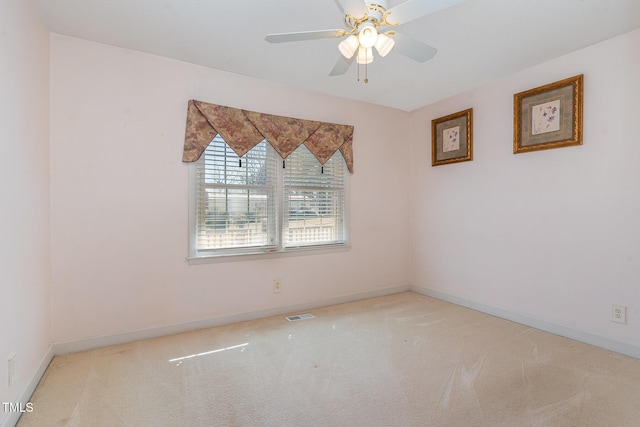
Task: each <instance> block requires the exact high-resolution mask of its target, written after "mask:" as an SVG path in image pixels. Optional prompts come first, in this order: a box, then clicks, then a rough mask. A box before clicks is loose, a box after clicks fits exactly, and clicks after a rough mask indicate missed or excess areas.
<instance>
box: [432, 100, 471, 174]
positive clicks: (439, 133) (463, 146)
mask: <svg viewBox="0 0 640 427" xmlns="http://www.w3.org/2000/svg"><path fill="white" fill-rule="evenodd" d="M469 160H473V108H469V109H468V110H464V111H460V112H459V113H454V114H449V115H448V116H445V117H440V118H439V119H435V120H432V121H431V166H440V165H446V164H449V163H457V162H466V161H469Z"/></svg>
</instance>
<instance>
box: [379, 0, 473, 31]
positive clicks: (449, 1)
mask: <svg viewBox="0 0 640 427" xmlns="http://www.w3.org/2000/svg"><path fill="white" fill-rule="evenodd" d="M463 1H465V0H409V1H407V2H404V3H401V4H399V5H397V6H395V7H392V8H391V9H389V10H388V11H387V15H388V16H387V21H388V22H389V23H390V24H397V25H400V24H405V23H407V22H409V21H413V20H414V19H418V18H422V17H423V16H426V15H429V14H431V13H434V12H437V11H439V10H442V9H446V8H448V7H451V6H455V5H456V4H458V3H462V2H463Z"/></svg>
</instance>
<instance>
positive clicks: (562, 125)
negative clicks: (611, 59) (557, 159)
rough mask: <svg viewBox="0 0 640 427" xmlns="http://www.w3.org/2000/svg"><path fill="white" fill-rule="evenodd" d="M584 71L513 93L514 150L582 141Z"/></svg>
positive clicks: (580, 142)
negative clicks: (577, 74)
mask: <svg viewBox="0 0 640 427" xmlns="http://www.w3.org/2000/svg"><path fill="white" fill-rule="evenodd" d="M582 88H583V75H582V74H580V75H579V76H575V77H570V78H568V79H565V80H560V81H559V82H555V83H550V84H548V85H545V86H541V87H538V88H535V89H531V90H527V91H525V92H520V93H516V94H515V95H514V96H513V107H514V111H513V152H514V154H515V153H526V152H528V151H538V150H548V149H550V148H560V147H568V146H571V145H582Z"/></svg>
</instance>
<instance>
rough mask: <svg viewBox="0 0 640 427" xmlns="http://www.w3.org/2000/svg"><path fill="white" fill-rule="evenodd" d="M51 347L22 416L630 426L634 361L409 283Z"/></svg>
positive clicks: (638, 391)
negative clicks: (247, 315) (377, 292)
mask: <svg viewBox="0 0 640 427" xmlns="http://www.w3.org/2000/svg"><path fill="white" fill-rule="evenodd" d="M311 313H312V314H313V315H314V316H315V317H314V318H312V319H307V320H300V321H296V322H289V321H287V320H285V319H284V317H282V316H279V317H271V318H267V319H261V320H256V321H250V322H243V323H238V324H233V325H228V326H222V327H217V328H212V329H206V330H200V331H194V332H189V333H184V334H180V335H173V336H168V337H163V338H157V339H151V340H144V341H139V342H135V343H130V344H123V345H117V346H111V347H105V348H100V349H96V350H92V351H87V352H82V353H75V354H68V355H63V356H58V357H55V358H54V360H53V362H52V363H51V366H50V367H49V369H48V370H47V372H46V373H45V375H44V377H43V379H42V381H41V383H40V384H39V386H38V388H37V390H36V392H35V393H34V395H33V397H32V398H31V402H32V403H33V408H34V410H33V412H31V413H26V414H24V415H23V416H22V418H21V420H20V422H19V423H18V426H19V427H28V426H37V427H47V426H82V427H86V426H88V427H93V426H126V427H134V426H150V427H159V426H167V427H181V426H198V427H200V426H203V427H205V426H251V427H253V426H277V427H283V426H296V427H298V426H367V427H371V426H446V427H458V426H460V427H462V426H473V427H479V426H518V427H520V426H540V427H549V426H579V427H587V426H598V427H601V426H616V427H622V426H638V425H640V360H637V359H633V358H631V357H627V356H622V355H619V354H615V353H611V352H609V351H606V350H602V349H598V348H595V347H592V346H589V345H586V344H582V343H579V342H576V341H572V340H569V339H565V338H562V337H558V336H555V335H552V334H549V333H546V332H542V331H538V330H536V329H531V328H529V327H526V326H522V325H519V324H516V323H512V322H509V321H506V320H502V319H498V318H495V317H492V316H489V315H486V314H483V313H479V312H475V311H473V310H469V309H466V308H462V307H459V306H455V305H452V304H449V303H445V302H442V301H439V300H436V299H433V298H429V297H425V296H422V295H419V294H416V293H412V292H406V293H402V294H397V295H391V296H386V297H380V298H373V299H368V300H364V301H359V302H354V303H348V304H341V305H336V306H331V307H326V308H322V309H316V310H312V311H311Z"/></svg>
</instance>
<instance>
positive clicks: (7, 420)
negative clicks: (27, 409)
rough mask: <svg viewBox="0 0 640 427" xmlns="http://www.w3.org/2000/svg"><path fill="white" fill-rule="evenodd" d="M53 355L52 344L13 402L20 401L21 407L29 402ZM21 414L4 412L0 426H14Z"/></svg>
mask: <svg viewBox="0 0 640 427" xmlns="http://www.w3.org/2000/svg"><path fill="white" fill-rule="evenodd" d="M54 355H55V354H54V351H53V344H52V345H50V346H49V348H48V349H47V351H46V352H45V354H44V356H42V359H40V363H39V364H38V367H37V368H36V370H35V371H33V374H32V375H31V377H30V378H29V381H27V384H26V385H25V386H24V388H23V389H22V392H21V393H20V394H19V395H18V399H17V400H16V401H15V402H13V403H21V404H22V407H23V408H24V406H25V405H26V404H27V402H29V400H30V399H31V395H33V392H34V391H35V390H36V387H37V386H38V383H39V382H40V379H41V378H42V376H43V375H44V372H45V371H46V370H47V367H48V366H49V364H50V363H51V360H52V359H53V356H54ZM21 415H22V413H20V412H4V417H3V418H2V421H0V427H13V426H15V425H16V423H17V422H18V420H19V419H20V416H21Z"/></svg>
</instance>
